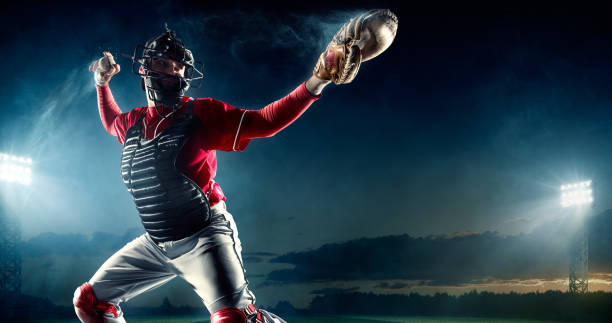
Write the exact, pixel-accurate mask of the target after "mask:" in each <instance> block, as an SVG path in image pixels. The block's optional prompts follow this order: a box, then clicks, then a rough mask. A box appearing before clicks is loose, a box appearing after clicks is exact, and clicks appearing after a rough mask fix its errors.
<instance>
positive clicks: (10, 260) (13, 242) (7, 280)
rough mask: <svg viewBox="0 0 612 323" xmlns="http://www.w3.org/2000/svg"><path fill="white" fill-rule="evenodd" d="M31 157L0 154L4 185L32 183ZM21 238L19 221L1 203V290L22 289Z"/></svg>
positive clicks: (14, 290)
mask: <svg viewBox="0 0 612 323" xmlns="http://www.w3.org/2000/svg"><path fill="white" fill-rule="evenodd" d="M31 165H32V160H31V159H30V158H24V157H18V156H12V155H7V154H0V182H2V183H1V184H2V185H8V186H12V185H30V183H31V182H32V169H31ZM20 239H21V231H20V230H19V222H18V221H17V218H16V217H13V216H9V214H8V210H7V208H5V207H2V205H0V290H6V291H11V292H19V290H20V289H21V257H20V255H19V252H18V250H17V243H18V242H19V240H20Z"/></svg>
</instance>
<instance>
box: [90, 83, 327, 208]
mask: <svg viewBox="0 0 612 323" xmlns="http://www.w3.org/2000/svg"><path fill="white" fill-rule="evenodd" d="M96 88H97V91H98V108H99V111H100V119H101V121H102V124H103V125H104V128H105V129H106V131H108V133H110V134H111V135H113V136H117V139H118V140H119V143H121V144H122V145H123V141H124V139H125V133H126V131H127V130H128V129H129V128H130V127H131V126H133V125H134V123H135V122H136V121H137V120H138V119H139V118H140V117H141V116H142V115H143V113H146V115H145V118H144V120H143V122H144V132H145V138H146V139H153V137H154V136H156V135H159V133H161V132H162V131H164V129H166V128H167V127H168V126H169V125H170V123H171V122H172V119H173V118H172V117H168V118H166V119H164V118H162V117H161V116H160V115H159V114H158V113H157V112H156V110H155V108H153V107H146V106H145V107H138V108H134V109H133V110H132V111H130V112H127V113H122V112H121V109H119V106H118V105H117V103H116V102H115V99H114V98H113V95H112V93H111V91H110V88H109V87H108V85H107V86H103V87H101V86H96ZM319 97H321V95H318V96H313V95H312V94H310V92H308V90H306V86H305V83H302V84H300V86H298V87H297V88H296V89H295V90H293V91H292V92H291V93H289V94H288V95H287V96H285V97H284V98H282V99H280V100H278V101H275V102H273V103H270V104H268V105H267V106H265V107H264V108H262V109H259V110H245V109H240V108H235V107H233V106H231V105H229V104H227V103H225V102H222V101H219V100H215V99H211V98H198V99H196V100H195V102H194V104H193V113H194V115H195V116H197V117H198V118H199V119H200V121H201V125H202V126H201V127H199V128H198V129H197V130H196V132H195V133H194V134H193V135H192V137H191V138H190V139H189V140H188V141H187V143H186V144H185V146H184V147H183V149H182V150H181V152H180V154H179V156H178V157H177V161H176V164H177V167H178V168H179V170H181V171H182V172H183V173H184V174H185V175H187V177H189V178H190V179H192V180H193V181H194V182H196V183H197V184H198V186H200V188H202V191H204V192H206V193H207V194H208V195H209V200H210V204H211V205H213V204H215V203H217V202H219V201H220V200H225V196H224V195H223V192H222V191H221V188H220V187H219V184H217V183H215V182H214V181H213V178H214V177H215V174H216V172H217V155H216V150H223V151H243V150H244V149H245V148H246V147H247V145H248V144H249V142H250V141H251V139H253V138H263V137H270V136H273V135H274V134H276V133H277V132H279V131H280V130H282V129H283V128H285V127H287V126H288V125H289V124H291V123H292V122H293V121H295V120H296V119H297V118H298V117H299V116H300V115H302V113H304V111H306V109H308V107H309V106H310V105H311V104H312V103H313V102H314V101H316V100H317V99H318V98H319ZM189 99H191V98H190V97H183V101H182V102H183V103H184V102H185V101H187V100H189ZM158 109H160V108H158ZM170 111H171V110H170V109H168V108H163V109H160V112H161V114H162V115H167V114H168V113H169V112H170Z"/></svg>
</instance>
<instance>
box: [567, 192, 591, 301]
mask: <svg viewBox="0 0 612 323" xmlns="http://www.w3.org/2000/svg"><path fill="white" fill-rule="evenodd" d="M591 184H592V181H591V180H588V181H583V182H578V183H572V184H565V185H561V206H562V207H564V208H569V207H583V206H589V205H590V204H591V203H593V188H592V185H591ZM579 221H580V223H579V224H578V227H577V230H576V234H575V236H574V237H573V239H572V240H571V242H570V247H569V256H570V262H569V292H570V293H571V294H585V293H587V292H588V291H589V236H588V229H587V228H586V225H585V223H586V221H585V219H584V216H583V217H581V218H580V219H579Z"/></svg>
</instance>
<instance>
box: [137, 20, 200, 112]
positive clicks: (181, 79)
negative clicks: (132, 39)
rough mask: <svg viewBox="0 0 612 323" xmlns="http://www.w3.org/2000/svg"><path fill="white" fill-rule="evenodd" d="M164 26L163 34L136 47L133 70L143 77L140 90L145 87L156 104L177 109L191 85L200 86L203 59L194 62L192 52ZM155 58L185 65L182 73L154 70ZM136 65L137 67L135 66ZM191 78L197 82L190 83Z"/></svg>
mask: <svg viewBox="0 0 612 323" xmlns="http://www.w3.org/2000/svg"><path fill="white" fill-rule="evenodd" d="M165 27H166V32H165V33H163V34H161V35H159V36H157V37H153V38H151V39H149V41H147V42H146V43H145V45H144V46H142V45H138V46H136V48H135V49H134V55H132V72H133V73H134V74H136V75H139V76H142V77H144V82H143V83H144V84H143V90H144V87H146V88H147V89H148V91H147V92H148V96H149V99H150V100H151V101H154V102H155V103H156V106H157V104H158V103H159V104H162V105H164V106H167V107H170V108H172V109H176V108H178V107H179V105H180V103H181V100H182V98H183V95H185V92H187V90H188V89H189V87H190V86H192V87H194V88H198V87H200V86H201V85H202V78H203V76H204V75H203V74H202V72H201V71H202V70H203V67H204V65H203V64H202V62H196V61H194V59H193V54H191V51H190V50H189V49H187V48H186V47H185V45H184V44H183V41H182V40H180V39H179V38H177V37H176V34H175V32H174V31H173V30H170V29H168V25H165ZM155 58H164V59H171V60H175V61H177V62H180V63H182V64H184V65H185V73H184V76H178V75H171V74H166V73H163V72H160V71H156V70H153V68H152V66H153V59H155ZM136 64H139V65H140V67H139V68H137V65H136ZM198 67H199V69H198ZM164 80H165V81H164ZM169 80H170V81H169ZM194 80H199V82H198V83H197V84H196V85H191V84H190V83H191V82H192V81H194Z"/></svg>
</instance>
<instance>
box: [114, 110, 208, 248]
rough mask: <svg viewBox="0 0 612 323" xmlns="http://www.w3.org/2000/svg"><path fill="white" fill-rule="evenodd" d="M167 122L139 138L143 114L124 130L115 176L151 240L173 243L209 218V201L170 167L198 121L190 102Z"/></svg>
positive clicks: (206, 222)
mask: <svg viewBox="0 0 612 323" xmlns="http://www.w3.org/2000/svg"><path fill="white" fill-rule="evenodd" d="M186 104H187V106H186V107H185V108H186V111H184V112H182V113H180V114H178V115H176V116H175V117H174V119H173V120H172V121H171V122H172V123H171V124H170V126H169V127H168V128H167V129H165V130H164V131H163V132H162V133H161V134H159V135H158V136H157V137H155V138H153V139H152V140H145V138H144V132H143V131H142V128H143V127H142V121H143V119H144V116H145V115H146V113H145V114H143V116H142V117H141V118H140V119H138V121H136V123H135V124H134V125H133V126H132V127H131V128H130V129H128V131H127V132H126V134H125V144H124V146H123V152H122V156H121V175H122V177H123V182H124V183H125V185H126V187H127V189H128V191H129V192H130V193H131V194H132V196H133V197H134V202H135V203H136V209H137V210H138V213H139V214H140V219H141V220H142V224H143V225H144V228H145V230H147V232H148V233H149V235H150V236H151V238H152V239H153V240H154V241H156V242H164V241H175V240H180V239H182V238H185V237H188V236H190V235H192V234H194V233H195V232H197V231H199V230H201V229H202V228H204V227H205V226H207V225H208V223H209V222H210V205H209V202H208V198H207V197H206V194H204V192H202V189H201V188H200V187H199V186H198V185H197V184H196V183H195V182H193V181H192V180H191V179H190V178H188V177H187V176H185V175H184V174H183V173H182V172H181V171H180V170H178V169H177V167H176V158H177V156H178V154H179V152H180V151H181V149H182V148H183V146H184V145H185V142H187V140H188V139H189V138H190V136H191V135H192V134H193V133H194V131H195V130H196V128H197V127H198V126H201V124H200V121H199V120H198V118H197V117H195V116H194V115H193V111H192V107H193V100H192V101H189V102H188V103H186Z"/></svg>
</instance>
